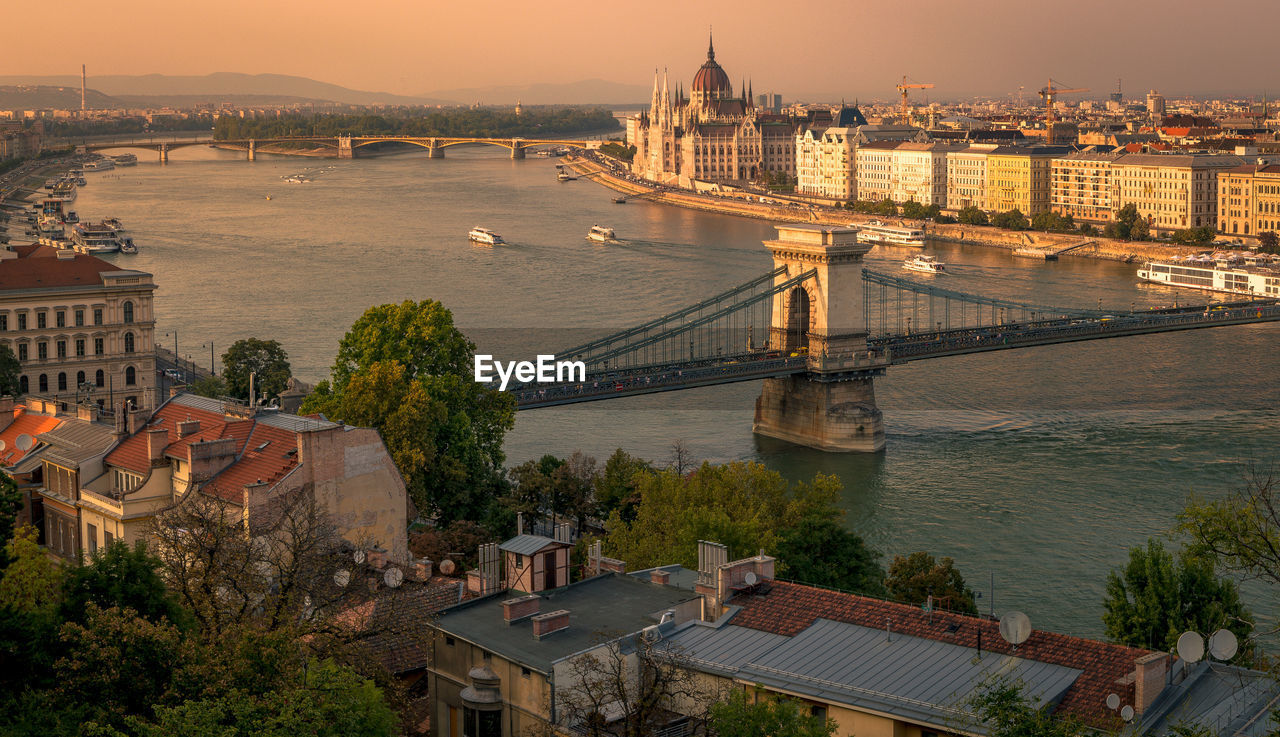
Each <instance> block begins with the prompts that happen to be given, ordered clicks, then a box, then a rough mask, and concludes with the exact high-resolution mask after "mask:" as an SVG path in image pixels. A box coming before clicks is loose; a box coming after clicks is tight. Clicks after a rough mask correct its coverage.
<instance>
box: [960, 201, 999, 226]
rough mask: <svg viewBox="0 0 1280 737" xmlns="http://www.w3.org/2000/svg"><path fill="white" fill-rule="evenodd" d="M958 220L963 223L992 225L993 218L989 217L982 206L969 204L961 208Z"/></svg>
mask: <svg viewBox="0 0 1280 737" xmlns="http://www.w3.org/2000/svg"><path fill="white" fill-rule="evenodd" d="M956 220H957V221H958V222H960V223H961V224H962V225H990V224H991V220H990V218H988V217H987V213H985V212H983V211H982V209H981V208H978V207H974V206H973V205H969V206H968V207H962V208H960V212H959V213H957V214H956Z"/></svg>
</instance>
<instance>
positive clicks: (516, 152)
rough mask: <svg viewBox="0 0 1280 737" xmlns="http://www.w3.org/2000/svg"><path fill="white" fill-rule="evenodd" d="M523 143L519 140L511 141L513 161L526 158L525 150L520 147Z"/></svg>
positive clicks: (513, 139)
mask: <svg viewBox="0 0 1280 737" xmlns="http://www.w3.org/2000/svg"><path fill="white" fill-rule="evenodd" d="M521 143H522V141H521V140H520V139H519V138H512V139H511V158H513V159H523V158H524V149H523V148H521V147H520V144H521Z"/></svg>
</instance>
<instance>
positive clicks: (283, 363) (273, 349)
mask: <svg viewBox="0 0 1280 737" xmlns="http://www.w3.org/2000/svg"><path fill="white" fill-rule="evenodd" d="M249 374H254V379H253V382H254V391H255V392H256V393H257V394H258V396H262V395H263V394H266V395H267V396H268V397H274V396H278V395H279V394H280V393H281V392H283V391H284V390H285V388H286V386H287V385H288V383H289V377H291V376H292V375H293V373H292V372H291V370H290V369H289V354H288V353H285V350H284V348H282V347H281V346H280V343H279V342H278V341H274V340H259V339H258V338H244V339H242V340H237V341H236V342H234V343H232V344H231V347H230V348H228V349H227V352H226V353H223V354H222V380H223V382H224V383H225V384H226V388H227V393H228V394H230V395H231V396H233V397H238V398H240V399H250V397H249Z"/></svg>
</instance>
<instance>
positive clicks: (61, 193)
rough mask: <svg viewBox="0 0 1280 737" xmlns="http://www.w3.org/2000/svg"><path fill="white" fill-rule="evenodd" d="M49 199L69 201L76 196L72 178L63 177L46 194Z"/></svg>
mask: <svg viewBox="0 0 1280 737" xmlns="http://www.w3.org/2000/svg"><path fill="white" fill-rule="evenodd" d="M46 197H48V198H49V199H51V200H58V201H59V202H70V201H72V200H74V199H75V198H76V183H75V181H74V180H70V179H63V180H61V181H59V182H58V184H57V185H56V186H55V187H54V188H53V191H52V192H50V193H49V194H48V195H46Z"/></svg>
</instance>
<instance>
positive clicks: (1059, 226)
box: [1031, 210, 1076, 232]
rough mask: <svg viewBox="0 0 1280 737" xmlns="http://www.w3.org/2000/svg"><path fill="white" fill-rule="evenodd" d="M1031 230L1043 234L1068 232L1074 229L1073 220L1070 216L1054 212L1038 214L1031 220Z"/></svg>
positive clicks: (1074, 223)
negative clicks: (1040, 231)
mask: <svg viewBox="0 0 1280 737" xmlns="http://www.w3.org/2000/svg"><path fill="white" fill-rule="evenodd" d="M1031 228H1032V229H1033V230H1043V231H1045V232H1049V231H1054V232H1068V231H1072V230H1075V229H1076V222H1075V218H1074V217H1072V216H1071V215H1066V216H1063V215H1059V214H1058V213H1056V212H1049V211H1048V210H1046V211H1044V212H1038V213H1036V214H1035V215H1034V216H1032V218H1031Z"/></svg>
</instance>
